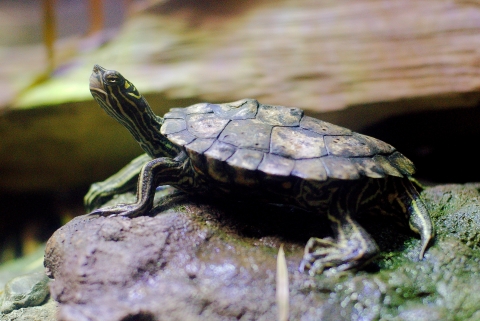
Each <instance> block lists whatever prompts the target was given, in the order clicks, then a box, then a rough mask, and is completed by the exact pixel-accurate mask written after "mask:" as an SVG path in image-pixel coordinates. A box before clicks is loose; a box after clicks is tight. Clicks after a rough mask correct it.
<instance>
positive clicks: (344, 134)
mask: <svg viewBox="0 0 480 321" xmlns="http://www.w3.org/2000/svg"><path fill="white" fill-rule="evenodd" d="M161 133H162V134H163V135H165V136H166V137H167V138H168V139H169V140H170V141H172V142H173V143H174V144H176V145H179V146H183V147H184V148H185V150H186V152H187V153H188V155H189V157H190V158H191V159H192V161H193V165H194V166H195V167H196V169H197V170H198V171H208V174H209V175H210V176H212V177H214V178H215V179H217V180H219V181H224V182H227V181H228V178H227V177H226V176H225V175H224V174H222V173H224V171H222V170H217V169H216V167H219V166H224V164H225V163H226V164H228V165H229V166H231V167H233V168H235V169H236V170H237V171H239V172H241V171H242V170H243V171H256V170H258V171H261V172H263V173H265V174H267V175H274V176H290V175H291V176H295V177H299V178H301V179H306V180H311V181H320V182H323V181H326V180H328V179H329V178H331V179H342V180H355V179H360V178H362V177H371V178H383V177H385V176H389V175H390V176H397V177H403V176H410V175H412V174H413V173H414V171H415V168H414V166H413V163H412V162H411V161H410V160H409V159H407V158H406V157H405V156H403V155H402V154H401V153H399V152H398V151H396V150H395V148H394V147H392V146H391V145H389V144H387V143H385V142H383V141H381V140H378V139H376V138H373V137H369V136H366V135H362V134H359V133H355V132H352V131H351V130H349V129H346V128H343V127H340V126H337V125H333V124H330V123H328V122H325V121H322V120H319V119H316V118H312V117H309V116H305V115H304V113H303V111H302V110H301V109H299V108H289V107H283V106H271V105H263V104H260V103H258V102H257V101H256V100H254V99H243V100H239V101H236V102H232V103H225V104H210V103H200V104H196V105H193V106H190V107H186V108H172V109H171V110H170V112H168V113H167V114H165V116H164V124H163V125H162V128H161ZM202 162H203V163H204V164H205V162H206V163H207V164H208V166H201V165H198V164H201V163H202Z"/></svg>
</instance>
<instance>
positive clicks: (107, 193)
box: [83, 154, 152, 212]
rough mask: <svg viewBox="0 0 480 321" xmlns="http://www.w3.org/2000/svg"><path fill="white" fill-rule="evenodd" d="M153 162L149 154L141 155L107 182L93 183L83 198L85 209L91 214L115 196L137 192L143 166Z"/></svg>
mask: <svg viewBox="0 0 480 321" xmlns="http://www.w3.org/2000/svg"><path fill="white" fill-rule="evenodd" d="M151 160H152V158H151V157H150V156H148V155H147V154H143V155H140V156H138V157H137V158H135V159H134V160H132V161H131V162H130V163H128V164H127V165H126V166H125V167H123V168H122V169H121V170H120V171H118V172H117V173H116V174H114V175H112V176H110V177H109V178H107V179H106V180H104V181H102V182H97V183H93V184H92V186H90V189H89V190H88V192H87V194H86V195H85V197H84V198H83V203H84V205H85V209H86V210H87V211H90V212H91V211H93V210H94V209H96V208H99V207H100V206H102V205H103V204H105V203H106V202H108V201H109V200H110V199H112V198H113V196H115V195H118V194H123V193H126V192H129V191H135V189H136V188H137V181H138V174H139V173H140V171H141V170H142V167H143V165H145V163H147V162H149V161H151Z"/></svg>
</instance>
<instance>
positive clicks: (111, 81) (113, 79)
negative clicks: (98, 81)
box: [105, 75, 119, 84]
mask: <svg viewBox="0 0 480 321" xmlns="http://www.w3.org/2000/svg"><path fill="white" fill-rule="evenodd" d="M105 81H106V82H108V83H109V84H117V83H118V82H119V79H118V77H117V76H114V75H112V76H109V77H106V78H105Z"/></svg>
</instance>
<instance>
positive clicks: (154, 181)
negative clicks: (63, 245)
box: [89, 157, 184, 217]
mask: <svg viewBox="0 0 480 321" xmlns="http://www.w3.org/2000/svg"><path fill="white" fill-rule="evenodd" d="M178 158H181V157H177V158H175V159H172V158H169V157H161V158H156V159H153V160H151V161H149V162H148V163H146V164H145V165H144V166H143V167H142V170H141V171H140V174H139V176H138V184H137V201H136V202H135V203H132V204H117V205H114V206H109V207H104V208H99V209H97V210H95V211H93V212H91V213H90V214H89V215H102V216H126V217H136V216H140V215H144V214H147V213H148V211H150V210H151V209H152V207H153V198H154V196H155V190H156V187H157V186H159V185H172V184H176V183H178V182H180V180H181V177H182V174H183V173H184V169H183V168H184V166H183V165H184V159H180V160H179V159H178Z"/></svg>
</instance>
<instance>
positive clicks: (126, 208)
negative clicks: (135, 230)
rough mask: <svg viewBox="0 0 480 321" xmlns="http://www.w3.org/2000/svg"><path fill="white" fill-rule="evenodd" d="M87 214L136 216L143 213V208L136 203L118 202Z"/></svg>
mask: <svg viewBox="0 0 480 321" xmlns="http://www.w3.org/2000/svg"><path fill="white" fill-rule="evenodd" d="M87 215H99V216H106V217H116V216H123V217H129V218H134V217H137V216H140V215H142V210H141V208H139V207H138V206H135V205H130V204H118V205H115V206H108V207H102V208H98V209H96V210H94V211H92V212H90V213H89V214H87Z"/></svg>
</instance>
